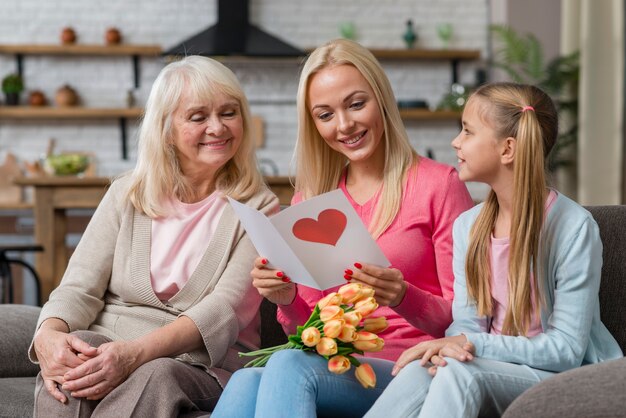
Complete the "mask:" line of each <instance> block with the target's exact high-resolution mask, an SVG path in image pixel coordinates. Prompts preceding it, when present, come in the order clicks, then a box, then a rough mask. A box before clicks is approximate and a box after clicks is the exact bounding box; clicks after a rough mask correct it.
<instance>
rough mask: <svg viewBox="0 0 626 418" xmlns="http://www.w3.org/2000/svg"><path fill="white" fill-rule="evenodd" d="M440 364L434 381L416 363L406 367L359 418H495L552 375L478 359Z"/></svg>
mask: <svg viewBox="0 0 626 418" xmlns="http://www.w3.org/2000/svg"><path fill="white" fill-rule="evenodd" d="M446 360H447V362H448V364H447V365H446V366H445V367H440V368H439V369H438V370H437V374H436V376H435V377H431V376H430V375H429V374H428V369H427V368H425V367H422V366H420V365H419V362H418V361H414V362H411V363H409V364H408V365H407V366H406V367H404V368H403V369H402V370H401V371H400V373H399V374H398V375H397V376H396V377H395V378H394V379H393V381H392V382H391V383H390V384H389V386H388V387H387V389H386V390H385V392H384V393H383V394H382V395H381V396H380V397H379V398H378V400H377V401H376V403H375V404H374V406H373V407H372V409H370V410H369V412H368V413H367V415H366V416H365V417H366V418H368V417H369V418H374V417H376V418H378V417H385V416H386V417H407V418H408V417H420V418H425V417H467V418H469V417H472V418H474V417H477V416H479V415H480V416H500V415H502V413H503V412H504V410H505V409H506V407H507V406H509V404H510V403H511V402H513V400H514V399H515V398H516V397H517V396H518V395H520V394H521V393H522V392H524V391H525V390H526V389H528V388H529V387H531V386H533V385H535V384H536V383H539V382H540V381H542V380H544V379H546V378H548V377H550V376H553V375H554V373H551V372H546V371H543V370H537V369H532V368H530V367H528V366H524V365H519V364H511V363H504V362H501V361H495V360H487V359H483V358H475V359H474V360H472V361H470V362H466V363H464V362H460V361H457V360H454V359H449V358H446Z"/></svg>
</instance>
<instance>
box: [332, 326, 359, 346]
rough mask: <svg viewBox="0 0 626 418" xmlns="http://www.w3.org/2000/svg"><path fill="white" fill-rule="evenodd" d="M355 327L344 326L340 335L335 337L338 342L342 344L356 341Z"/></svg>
mask: <svg viewBox="0 0 626 418" xmlns="http://www.w3.org/2000/svg"><path fill="white" fill-rule="evenodd" d="M357 337H358V336H357V333H356V327H355V326H354V325H350V324H346V325H344V327H343V328H342V329H341V333H340V334H339V336H338V337H337V339H339V341H341V342H344V343H351V342H352V341H354V340H356V339H357Z"/></svg>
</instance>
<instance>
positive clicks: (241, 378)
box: [211, 350, 393, 418]
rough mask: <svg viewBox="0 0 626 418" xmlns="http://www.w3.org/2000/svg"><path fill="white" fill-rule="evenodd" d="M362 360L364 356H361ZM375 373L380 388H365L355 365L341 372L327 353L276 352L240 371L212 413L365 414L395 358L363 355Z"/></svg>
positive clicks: (216, 417) (215, 417) (239, 416)
mask: <svg viewBox="0 0 626 418" xmlns="http://www.w3.org/2000/svg"><path fill="white" fill-rule="evenodd" d="M359 360H361V359H359ZM363 361H365V362H367V363H369V364H370V365H371V366H372V368H373V369H374V371H375V372H376V380H377V382H376V387H375V388H372V389H365V388H363V386H361V384H360V383H359V381H358V380H356V378H355V377H354V368H351V369H350V370H348V371H347V372H346V373H344V374H341V375H338V374H335V373H331V372H329V371H328V362H327V360H326V359H324V358H323V357H321V356H319V355H317V354H314V353H306V352H304V351H301V350H283V351H279V352H277V353H275V354H273V355H272V357H271V358H270V360H269V362H268V363H267V365H266V366H265V368H251V369H242V370H239V371H237V372H236V373H235V374H234V375H233V376H232V377H231V379H230V381H229V382H228V385H226V388H225V389H224V392H223V393H222V395H221V396H220V400H219V402H218V404H217V406H216V407H215V409H214V410H213V412H212V413H211V417H212V418H225V417H233V418H235V417H236V418H246V417H260V418H263V417H272V418H281V417H285V418H287V417H288V418H293V417H297V418H307V417H311V418H315V417H317V416H318V414H319V416H320V417H324V416H328V417H331V416H341V417H359V418H360V417H362V416H363V415H364V414H365V413H366V412H367V410H368V409H369V408H370V407H371V406H372V405H373V404H374V402H375V401H376V399H377V398H378V396H380V394H381V393H382V392H383V389H384V388H385V387H386V386H387V385H388V384H389V382H390V381H391V378H392V376H391V369H392V367H393V362H391V361H388V360H380V359H370V358H368V359H364V360H362V362H363Z"/></svg>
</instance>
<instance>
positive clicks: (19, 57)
mask: <svg viewBox="0 0 626 418" xmlns="http://www.w3.org/2000/svg"><path fill="white" fill-rule="evenodd" d="M161 52H162V49H161V47H160V46H158V45H130V44H119V45H88V44H70V45H59V44H49V45H46V44H2V45H0V54H15V59H16V66H17V73H18V74H19V75H23V73H24V56H25V55H73V56H77V55H91V56H94V55H95V56H130V57H132V59H133V74H134V82H135V87H136V88H137V87H139V57H140V56H152V57H156V56H159V55H161Z"/></svg>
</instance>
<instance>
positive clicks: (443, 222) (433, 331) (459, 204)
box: [394, 170, 474, 338]
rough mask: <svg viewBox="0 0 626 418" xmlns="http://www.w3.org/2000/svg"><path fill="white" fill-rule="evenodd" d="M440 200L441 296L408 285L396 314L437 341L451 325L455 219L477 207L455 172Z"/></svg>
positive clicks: (436, 241) (436, 215)
mask: <svg viewBox="0 0 626 418" xmlns="http://www.w3.org/2000/svg"><path fill="white" fill-rule="evenodd" d="M438 196H441V199H437V201H434V202H433V205H432V206H431V207H432V210H433V211H434V212H433V213H432V214H431V215H432V219H433V223H434V225H433V235H432V243H433V250H434V252H435V262H436V268H437V277H438V278H439V283H440V285H441V292H442V296H438V295H434V294H432V293H430V292H427V291H425V290H422V289H420V288H418V287H417V286H415V285H413V284H411V283H407V284H408V287H407V291H406V294H405V296H404V299H402V302H400V304H399V305H398V306H396V307H395V308H394V310H395V311H396V312H397V313H399V314H400V315H402V316H403V317H404V318H405V319H406V320H407V321H408V322H409V323H410V324H411V325H413V326H414V327H416V328H418V329H421V330H423V331H425V332H426V333H428V334H430V335H432V336H433V337H435V338H438V337H443V336H444V333H445V330H446V328H447V327H448V326H449V325H450V323H451V322H452V298H453V296H454V293H453V284H454V274H453V272H452V226H453V224H454V221H455V220H456V218H457V217H458V216H459V215H460V214H461V213H463V212H465V211H466V210H468V209H470V208H471V207H472V206H474V202H473V201H472V198H471V196H470V194H469V192H468V191H467V187H465V184H464V183H463V182H462V181H460V180H459V177H458V173H457V172H456V170H451V171H450V174H449V175H448V181H447V182H446V189H445V192H444V193H441V194H437V197H438Z"/></svg>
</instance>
